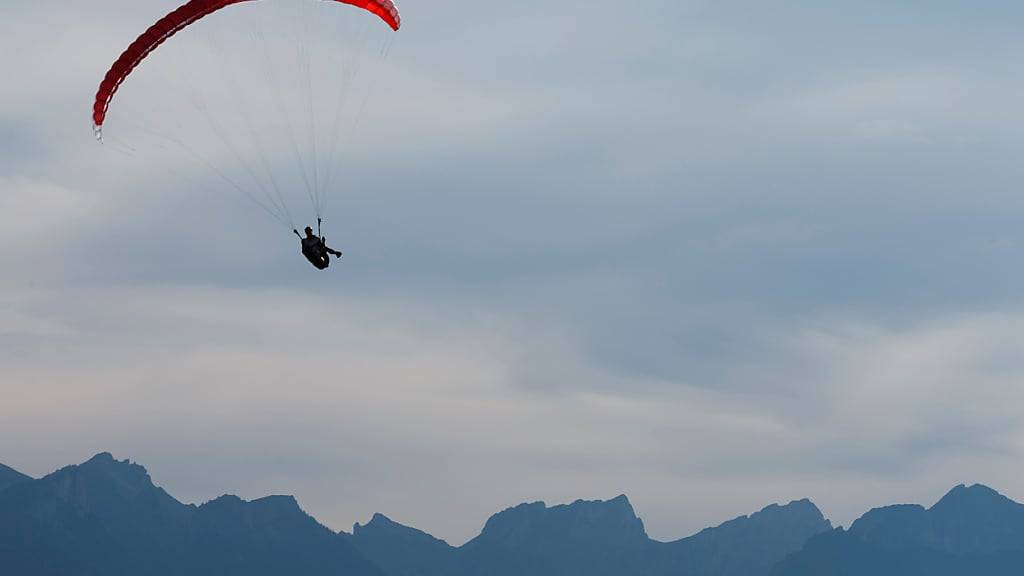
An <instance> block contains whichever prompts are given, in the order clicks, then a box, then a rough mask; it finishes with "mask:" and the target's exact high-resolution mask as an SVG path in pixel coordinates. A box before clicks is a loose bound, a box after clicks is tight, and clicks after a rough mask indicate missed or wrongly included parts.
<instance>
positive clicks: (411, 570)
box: [350, 514, 456, 576]
mask: <svg viewBox="0 0 1024 576" xmlns="http://www.w3.org/2000/svg"><path fill="white" fill-rule="evenodd" d="M350 541H351V542H352V544H353V545H355V547H356V548H357V549H358V550H359V551H360V552H362V553H363V555H365V556H366V557H367V558H369V559H370V561H372V562H373V563H374V564H376V565H377V566H379V567H380V568H381V569H382V570H384V572H386V573H387V574H388V575H389V576H428V575H431V574H445V573H448V572H449V571H450V570H451V566H452V563H453V562H454V560H455V554H456V548H454V547H452V546H451V545H449V544H448V543H447V542H445V541H444V540H438V539H437V538H434V537H433V536H431V535H430V534H427V533H426V532H422V531H420V530H417V529H415V528H409V527H408V526H403V525H401V524H399V523H397V522H394V521H392V520H391V519H390V518H388V517H386V516H384V515H383V514H374V516H373V518H372V519H371V520H370V521H369V522H368V523H367V524H366V525H365V526H361V525H359V524H356V525H355V526H354V527H353V528H352V536H351V537H350Z"/></svg>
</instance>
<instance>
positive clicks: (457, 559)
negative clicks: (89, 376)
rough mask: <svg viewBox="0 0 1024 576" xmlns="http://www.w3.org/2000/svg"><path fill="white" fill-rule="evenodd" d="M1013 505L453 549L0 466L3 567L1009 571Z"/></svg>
mask: <svg viewBox="0 0 1024 576" xmlns="http://www.w3.org/2000/svg"><path fill="white" fill-rule="evenodd" d="M1022 566H1024V506H1022V505H1020V504H1017V503H1015V502H1013V501H1011V500H1009V499H1008V498H1005V497H1003V496H1001V495H999V494H998V493H996V492H995V491H993V490H991V489H989V488H985V487H982V486H974V487H971V488H966V487H963V486H961V487H957V488H955V489H954V490H953V491H951V492H950V493H949V494H948V495H947V496H946V497H945V498H943V499H942V500H941V501H940V502H939V503H938V504H936V505H935V506H933V507H932V508H930V509H925V508H923V507H920V506H893V507H888V508H881V509H876V510H872V511H871V512H869V513H867V514H865V515H864V516H863V517H862V518H861V519H859V520H858V521H857V522H855V523H854V524H853V526H852V527H851V528H850V530H848V531H847V530H843V529H837V530H833V529H832V526H831V524H830V523H829V522H828V521H827V520H826V519H825V518H824V517H823V515H822V514H821V512H820V511H819V510H818V508H817V507H816V506H815V505H814V504H812V503H811V502H810V501H808V500H800V501H796V502H791V503H789V504H787V505H784V506H779V505H772V506H768V507H767V508H765V509H763V510H761V511H760V512H757V513H755V514H752V515H750V516H744V517H740V518H736V519H734V520H731V521H729V522H726V523H724V524H722V525H720V526H718V527H715V528H709V529H706V530H703V531H701V532H700V533H698V534H696V535H694V536H691V537H688V538H683V539H681V540H676V541H673V542H659V541H655V540H652V539H651V538H649V537H648V536H647V533H646V531H645V529H644V524H643V522H642V521H641V520H640V519H639V518H638V517H637V516H636V513H635V512H634V510H633V507H632V506H631V505H630V503H629V500H628V499H627V498H626V497H625V496H619V497H617V498H613V499H611V500H608V501H582V500H580V501H576V502H574V503H572V504H567V505H560V506H551V507H548V506H546V505H545V504H544V503H541V502H535V503H528V504H522V505H519V506H516V507H513V508H509V509H507V510H505V511H502V512H500V513H498V514H495V515H494V516H492V517H491V518H490V519H489V520H488V521H487V523H486V525H485V526H484V528H483V530H482V531H481V533H480V535H479V536H477V537H476V538H474V539H473V540H471V541H469V542H467V543H466V544H465V545H463V546H460V547H454V546H451V545H449V544H448V543H446V542H444V541H443V540H439V539H437V538H434V537H432V536H430V535H429V534H427V533H425V532H422V531H420V530H416V529H414V528H410V527H406V526H402V525H401V524H398V523H396V522H393V521H391V520H390V519H388V518H387V517H385V516H383V515H380V514H377V515H375V516H374V517H373V518H372V519H371V520H370V521H369V522H368V523H366V524H365V525H360V524H357V525H356V526H355V527H354V529H353V531H352V533H351V534H349V533H345V532H341V533H335V532H332V531H331V530H329V529H328V528H326V527H324V526H322V525H320V524H319V523H318V522H317V521H316V520H315V519H314V518H312V517H311V516H309V515H308V514H306V513H305V512H303V511H302V510H301V509H300V508H299V506H298V503H297V502H296V501H295V499H294V498H292V497H290V496H271V497H268V498H263V499H259V500H254V501H251V502H246V501H243V500H241V499H239V498H237V497H234V496H223V497H220V498H217V499H215V500H213V501H210V502H208V503H206V504H203V505H201V506H195V505H190V504H183V503H181V502H178V501H177V500H175V499H174V498H173V497H171V496H170V495H169V494H167V493H166V492H165V491H164V490H163V489H161V488H158V487H157V486H155V485H154V484H153V482H152V480H151V479H150V477H149V475H148V474H147V472H146V470H145V469H144V468H142V467H141V466H139V465H137V464H132V463H130V462H128V461H118V460H115V459H114V457H113V456H112V455H110V454H106V453H104V454H100V455H97V456H96V457H94V458H92V459H91V460H89V461H88V462H85V463H84V464H81V465H78V466H68V467H66V468H62V469H60V470H58V471H56V472H54V473H53V474H50V475H48V476H46V477H44V478H41V479H38V480H34V479H31V478H29V477H27V476H25V475H23V474H20V473H18V472H16V471H14V470H12V469H10V468H7V467H4V466H0V574H19V575H24V576H34V575H47V576H50V575H52V576H58V575H64V574H68V575H71V574H75V575H86V576H88V575H97V576H98V575H101V574H102V575H106V576H118V575H121V574H124V575H129V574H131V575H135V574H147V575H153V576H163V575H168V576H169V575H172V574H197V575H205V574H210V575H213V574H247V575H256V576H260V575H264V574H266V575H270V574H295V575H313V574H317V575H320V574H330V575H350V576H470V575H474V576H476V575H481V574H487V575H491V576H513V575H523V576H525V575H530V576H545V575H551V576H556V575H557V576H574V575H579V576H583V575H588V576H604V575H607V576H612V575H615V576H628V575H638V576H640V575H642V576H733V575H735V576H740V575H744V576H747V575H754V576H756V575H764V576H769V575H772V576H797V575H804V574H851V575H852V574H882V575H884V574H901V575H906V574H940V575H944V574H979V575H986V574H992V575H996V574H999V575H1001V574H1011V573H1013V574H1019V573H1021V567H1022Z"/></svg>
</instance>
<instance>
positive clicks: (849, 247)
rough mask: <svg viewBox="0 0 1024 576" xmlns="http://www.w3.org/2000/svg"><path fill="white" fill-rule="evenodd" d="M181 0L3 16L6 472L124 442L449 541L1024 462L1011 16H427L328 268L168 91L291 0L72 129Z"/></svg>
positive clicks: (336, 223)
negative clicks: (579, 519) (512, 525)
mask: <svg viewBox="0 0 1024 576" xmlns="http://www.w3.org/2000/svg"><path fill="white" fill-rule="evenodd" d="M166 4H167V3H166V2H163V1H161V2H156V1H155V0H154V1H147V2H134V3H131V4H130V5H126V4H125V3H123V2H114V1H112V0H110V1H105V2H96V3H92V4H90V5H89V6H87V7H85V6H78V5H73V6H56V5H55V4H54V3H52V2H51V3H47V2H37V1H34V2H27V1H23V0H8V1H7V2H5V3H4V5H3V7H0V13H2V16H3V18H2V21H3V22H5V24H6V25H7V33H5V34H3V35H0V43H2V44H0V48H2V49H0V70H3V71H4V77H5V78H12V79H14V80H13V81H12V82H11V86H13V87H14V89H8V90H4V91H2V92H0V135H2V138H0V240H3V246H0V286H2V287H3V288H2V289H0V344H2V345H0V363H2V365H3V366H4V374H3V375H2V376H0V393H2V394H3V397H4V402H3V403H2V405H0V416H2V418H0V422H2V424H0V453H2V455H3V456H2V457H3V458H4V459H5V463H7V464H11V465H15V466H16V467H19V468H24V469H25V470H26V471H28V472H32V473H34V474H41V473H45V472H46V471H48V470H49V469H51V468H53V467H55V466H58V465H63V464H66V463H68V462H74V461H78V460H81V459H83V458H84V457H86V456H88V455H90V453H92V452H97V451H100V450H114V451H116V452H117V453H118V454H119V455H120V457H131V458H134V459H137V460H139V461H140V462H142V463H144V464H146V465H147V466H149V467H150V469H151V471H152V472H153V475H154V477H155V478H157V479H158V480H160V481H161V482H163V483H164V484H165V485H166V486H167V488H168V489H169V490H170V491H171V492H172V493H174V494H178V495H181V496H183V497H185V498H186V499H191V500H202V499H206V498H210V497H213V496H216V495H218V494H219V493H220V492H235V491H239V492H241V493H242V495H243V496H247V497H258V496H261V495H264V494H266V493H268V492H296V493H298V495H299V497H300V500H301V501H302V502H303V504H304V505H305V506H306V508H307V509H309V510H310V511H311V512H312V513H314V514H315V515H317V517H319V518H321V519H322V520H324V521H326V522H328V523H330V524H331V525H333V526H335V527H339V528H343V527H347V525H348V524H350V523H352V522H354V521H357V520H365V519H366V518H368V517H369V515H370V514H371V513H372V512H375V511H378V510H379V511H383V512H386V513H389V514H392V515H395V516H396V517H399V518H401V519H402V520H404V521H406V522H411V523H413V524H416V525H418V526H421V527H423V528H424V529H428V530H431V531H436V532H437V533H439V534H440V535H442V536H445V537H448V538H451V539H453V540H455V541H458V540H460V539H463V538H466V537H468V536H470V535H472V534H473V533H474V532H475V530H476V529H477V528H479V526H481V525H482V523H483V521H484V519H485V517H486V515H487V514H489V513H491V512H493V511H494V510H496V509H499V508H501V507H502V506H504V505H509V504H514V503H517V502H518V501H522V500H536V499H538V498H544V499H547V500H549V501H552V502H556V501H565V500H572V499H575V498H577V497H589V498H601V497H608V496H612V495H615V494H619V493H623V492H625V493H628V494H630V496H631V497H632V498H633V500H634V502H635V504H636V505H637V508H638V510H639V512H640V513H641V515H643V516H644V517H645V520H646V521H647V524H648V526H649V527H650V528H651V531H652V533H654V534H655V535H657V536H659V537H663V538H672V537H678V536H682V535H684V534H685V533H686V532H687V531H690V530H695V529H697V528H700V527H702V526H704V525H707V524H711V523H714V522H717V521H720V520H722V519H724V518H726V517H729V516H731V515H738V514H742V513H747V512H749V511H751V510H753V509H757V508H759V507H761V506H763V505H764V504H765V503H767V502H769V501H777V500H786V499H791V498H802V497H805V496H811V497H814V498H815V500H816V501H818V502H819V503H820V504H822V505H823V506H824V507H825V509H826V511H828V512H830V513H832V514H834V515H835V517H836V518H837V519H838V520H839V521H840V522H848V521H849V520H850V519H851V518H852V517H853V516H854V515H856V514H857V513H858V512H860V511H862V510H863V509H864V508H866V507H867V505H868V504H870V503H874V502H871V501H870V499H872V498H878V502H884V501H890V500H899V499H906V500H911V501H921V502H927V501H930V500H933V499H934V498H935V497H936V496H938V495H941V493H942V492H943V491H944V490H945V489H947V488H948V487H949V486H950V485H953V484H955V483H958V482H961V481H967V482H974V481H984V482H989V483H992V484H995V485H996V486H997V487H1002V489H1004V490H1005V489H1007V488H1008V487H1012V485H1013V482H1014V481H1015V479H1016V478H1018V477H1019V476H1020V466H1019V464H1018V462H1019V461H1020V458H1019V455H1020V451H1021V449H1022V447H1024V446H1022V434H1021V429H1020V427H1021V424H1020V418H1019V417H1018V416H1017V415H1016V414H1014V412H1013V410H1012V409H1011V407H1012V406H1014V405H1018V404H1019V400H1020V398H1019V394H1018V393H1017V392H1016V391H1015V389H1014V386H1013V382H1014V381H1016V380H1019V375H1020V370H1021V365H1020V363H1019V361H1018V358H1020V354H1019V352H1020V351H1019V349H1018V347H1017V346H1015V344H1014V342H1015V341H1016V340H1015V338H1014V336H1015V334H1016V333H1018V332H1019V329H1020V324H1021V320H1020V318H1021V313H1020V310H1021V301H1020V297H1019V294H1020V293H1021V290H1022V288H1024V277H1022V276H1021V274H1020V272H1019V267H1017V266H1015V265H1014V262H1016V261H1017V259H1018V258H1017V257H1018V252H1019V247H1020V246H1021V245H1022V243H1024V239H1022V237H1021V232H1020V230H1021V228H1020V226H1019V222H1020V219H1021V216H1022V208H1024V204H1022V202H1021V196H1020V194H1019V192H1018V188H1019V186H1017V185H1016V182H1018V181H1019V180H1020V178H1021V176H1022V173H1021V170H1020V166H1019V165H1020V163H1019V162H1018V159H1017V158H1016V152H1015V150H1016V149H1017V148H1018V147H1019V146H1018V144H1019V142H1018V141H1019V140H1020V134H1021V123H1020V121H1019V120H1018V119H1017V115H1016V114H1015V113H1014V110H1015V108H1016V103H1015V102H1013V98H1014V97H1013V95H1014V94H1016V93H1017V92H1019V90H1018V88H1019V86H1018V84H1019V83H1020V82H1019V80H1018V79H1017V77H1016V75H1015V74H1014V73H1013V70H1014V67H1015V66H1016V63H1015V62H1014V54H1015V53H1016V51H1017V47H1018V45H1019V43H1020V40H1019V34H1018V31H1017V30H1016V29H1014V28H1013V26H1012V25H1011V24H1012V22H1015V21H1017V20H1019V18H1017V16H1019V12H1020V8H1019V7H1016V6H1015V5H1009V4H1007V5H1005V6H1003V5H999V6H993V7H991V9H990V10H986V11H977V10H973V11H965V9H964V8H963V7H962V6H960V5H959V4H957V3H955V2H931V3H928V4H927V6H925V5H924V4H922V3H916V2H910V3H901V4H899V5H893V4H892V3H891V2H890V3H884V2H870V3H868V4H858V5H856V6H854V5H850V6H835V5H825V4H821V5H815V6H789V7H784V8H780V7H778V6H767V5H765V6H751V5H750V4H749V3H735V2H715V3H708V2H704V1H694V2H668V1H658V2H655V3H653V4H649V5H647V9H645V10H636V9H633V8H632V7H628V6H625V5H623V4H622V3H621V2H611V1H599V2H594V1H583V0H573V1H570V2H564V3H560V4H558V5H557V6H552V5H551V4H550V3H546V2H540V1H533V0H531V1H526V2H518V3H505V4H500V5H488V6H483V5H480V6H474V9H473V10H472V11H470V12H467V11H466V9H465V8H466V7H465V4H464V3H462V2H452V1H437V2H431V3H429V5H428V4H425V3H413V4H411V5H409V6H407V7H405V11H404V14H405V17H406V26H405V28H403V31H402V34H401V35H400V36H399V37H398V38H397V39H396V40H395V43H394V45H393V46H392V50H391V52H390V54H389V56H388V58H387V59H385V60H384V62H383V63H382V64H381V65H380V71H381V72H382V74H380V79H379V80H380V84H377V85H375V90H376V93H377V94H378V95H379V96H378V98H377V100H376V101H374V102H373V105H372V106H369V107H368V108H367V112H366V115H365V117H364V122H363V123H362V124H360V127H359V130H358V131H357V132H356V134H355V138H354V142H356V143H357V145H355V146H352V147H350V148H348V149H347V150H346V153H347V154H348V155H349V156H347V158H349V160H350V162H349V164H347V165H346V167H345V171H344V178H343V179H341V180H339V181H337V182H339V183H340V186H339V189H338V190H337V191H336V192H335V194H334V195H333V196H332V197H331V198H330V204H329V206H330V209H331V211H330V212H329V215H328V221H327V226H328V236H329V238H331V240H332V242H337V243H338V245H339V246H340V248H341V249H343V250H344V251H345V252H346V257H345V259H344V260H343V261H342V262H341V263H340V264H341V265H340V266H337V267H332V270H331V272H330V274H320V275H314V274H313V273H312V271H311V270H309V267H308V265H307V264H306V263H305V262H304V261H303V260H302V259H301V258H300V257H299V256H298V254H297V249H296V246H295V241H294V239H293V238H292V237H291V236H290V231H289V230H286V229H284V228H285V227H280V226H277V227H276V224H275V223H274V222H273V221H272V220H271V219H269V218H266V217H265V216H264V215H263V214H262V213H261V212H260V209H259V208H258V207H256V206H254V205H252V204H250V203H247V202H246V201H245V200H244V199H240V198H239V197H238V194H237V190H234V189H233V187H232V184H231V183H229V182H227V181H226V180H225V179H224V178H220V177H219V175H218V174H217V173H216V170H211V168H210V166H209V165H208V164H207V162H208V163H209V164H212V165H213V166H217V167H221V168H222V169H223V170H225V172H226V173H227V175H228V176H230V178H229V179H231V180H234V181H235V182H237V183H241V182H244V183H245V184H246V186H248V187H251V186H255V185H254V184H252V183H251V178H250V174H248V172H249V171H255V172H262V171H264V170H265V166H264V163H265V164H266V165H267V166H269V167H271V168H272V169H275V170H280V171H281V172H282V173H287V174H288V176H289V177H290V180H289V181H288V182H287V183H285V182H284V180H283V179H282V183H281V184H282V188H283V189H284V190H285V192H286V193H287V194H290V195H291V197H292V198H296V199H297V200H298V202H297V205H303V206H304V204H302V203H303V202H305V199H304V194H305V192H304V183H303V182H302V181H301V179H300V178H299V174H298V173H297V172H296V171H295V170H294V168H293V166H294V164H295V159H294V150H293V147H292V144H291V143H290V142H289V138H288V135H287V134H288V132H287V130H288V128H289V126H288V122H286V121H285V117H284V116H285V115H281V116H280V117H278V116H275V115H274V114H265V115H263V116H261V117H260V120H259V123H262V124H259V123H258V124H259V125H258V126H257V128H259V129H260V130H262V131H264V132H265V135H267V136H268V137H267V138H266V139H265V140H266V141H265V142H264V143H263V144H264V145H263V147H262V150H256V149H254V148H253V140H254V139H253V138H250V137H249V128H248V127H247V125H246V118H245V117H244V115H241V114H240V111H241V110H242V109H243V106H242V104H241V103H240V102H232V101H229V102H228V104H229V105H228V106H226V107H222V109H221V110H222V111H223V112H224V114H223V115H222V116H221V118H222V119H223V122H224V125H225V128H226V129H230V130H232V131H233V132H232V134H235V135H236V137H235V139H234V141H235V142H236V143H237V145H238V146H239V151H240V152H243V154H240V155H242V156H244V157H245V158H248V160H249V163H250V164H251V166H249V167H248V169H247V167H245V166H242V165H241V163H240V162H238V158H236V157H235V156H236V154H233V153H232V151H231V150H230V149H229V148H230V147H229V146H225V145H224V142H223V141H222V138H220V137H218V135H217V134H216V133H215V132H216V131H215V130H213V129H211V126H210V122H209V121H208V120H207V119H206V118H204V114H203V112H202V108H201V107H199V108H197V106H196V104H195V102H194V101H193V99H190V98H183V97H182V95H183V94H186V95H187V94H188V93H189V92H191V88H195V87H203V86H205V87H207V88H209V91H210V93H209V99H208V100H209V102H207V105H208V106H211V105H213V104H215V103H217V102H218V98H221V97H223V96H224V95H225V94H224V93H223V92H224V90H223V89H224V86H222V84H225V83H226V80H227V78H226V77H225V75H224V73H223V69H224V63H223V62H220V61H218V58H217V57H214V55H211V54H212V49H213V48H216V46H217V44H218V43H219V44H220V45H221V48H223V49H224V51H225V52H226V54H224V55H223V56H224V58H225V59H227V60H228V61H229V62H230V61H232V60H234V61H237V62H239V66H238V67H237V68H236V72H237V74H238V75H239V76H240V77H244V76H245V75H246V74H249V75H250V76H256V77H257V78H256V79H255V80H260V78H259V76H260V75H261V74H262V73H263V71H264V69H263V67H262V66H261V64H262V61H260V62H257V61H248V60H247V59H246V54H245V52H244V49H243V46H247V45H251V44H252V43H253V40H254V39H253V38H252V34H251V32H252V29H251V28H250V25H251V24H252V22H253V20H254V19H255V20H257V21H259V20H260V18H267V17H268V16H273V15H274V14H276V13H275V12H272V11H271V10H278V11H280V10H283V9H286V8H287V5H286V4H285V3H280V4H279V5H276V6H270V4H271V3H265V5H264V6H263V7H259V6H257V5H258V4H260V5H263V4H264V3H253V6H252V7H250V8H252V9H251V10H250V9H246V10H239V11H238V12H237V14H238V15H239V16H238V18H233V19H230V20H228V19H221V20H210V21H204V26H203V27H202V28H197V29H196V34H194V35H192V36H185V37H182V38H180V39H176V40H181V41H180V42H177V41H176V42H175V43H174V45H173V49H169V48H172V45H171V44H168V45H167V46H165V47H164V49H161V51H160V53H159V55H154V56H158V58H159V60H154V61H153V63H156V64H159V66H146V67H143V68H140V70H139V71H138V72H139V75H138V76H137V77H133V79H132V80H133V81H132V83H131V84H130V85H128V84H126V85H125V91H124V92H123V93H121V94H119V100H118V106H119V108H118V109H119V110H120V111H123V112H124V116H122V117H121V118H122V119H123V120H126V122H124V123H123V124H121V125H120V126H118V127H117V128H115V126H114V125H112V126H110V127H109V128H110V130H109V132H108V136H109V140H108V143H107V145H105V146H99V145H97V144H96V143H95V142H94V141H93V140H92V134H91V132H90V130H89V118H88V111H89V103H90V101H91V97H92V94H93V93H94V92H95V89H96V84H97V83H98V80H99V78H100V76H101V75H102V73H103V71H104V70H105V69H106V67H107V66H108V65H109V63H110V61H111V60H112V59H113V58H114V57H115V56H116V54H118V53H119V51H120V50H122V49H123V48H124V45H125V44H126V42H128V41H129V40H130V39H131V38H133V37H134V36H135V35H137V34H138V32H139V30H140V29H142V28H143V27H144V26H145V25H147V24H149V23H150V22H152V21H153V19H154V18H155V16H156V15H159V14H161V13H163V11H165V10H166V8H167V5H166ZM569 21H571V22H572V25H569V24H567V22H569ZM965 22H968V23H969V25H968V24H965ZM42 30H46V31H50V32H52V33H46V34H41V33H40V31H42ZM288 34H291V33H290V32H288V33H287V34H279V35H276V36H275V35H271V36H272V37H271V38H270V39H269V40H268V41H269V42H270V43H271V44H272V45H276V44H274V43H275V42H278V43H280V45H281V46H285V47H286V46H288V45H289V43H290V36H288ZM346 38H347V37H346ZM235 40H238V41H239V43H238V44H236V43H235V42H234V41H235ZM243 40H244V41H245V43H244V44H243V43H242V41H243ZM809 46H813V47H814V49H813V50H809V49H808V47H809ZM291 55H292V54H291V53H290V52H289V53H288V54H285V52H281V60H282V61H276V62H277V64H279V65H280V66H278V69H280V68H282V67H283V60H285V59H286V58H285V57H286V56H287V57H291ZM247 62H248V63H247ZM181 76H184V77H186V78H187V80H188V82H180V83H179V82H177V81H176V79H177V78H179V77H181ZM340 78H341V76H340V75H339V76H338V78H331V79H330V80H324V81H323V85H324V86H325V87H327V88H335V87H336V86H333V81H334V80H337V79H340ZM250 79H252V78H250ZM255 80H254V85H256V86H259V87H263V86H265V83H263V82H255ZM239 81H244V80H243V78H240V79H239ZM287 90H294V88H287ZM252 92H256V91H255V90H253V91H252ZM229 93H230V92H229ZM236 93H237V92H236ZM219 102H220V104H224V101H223V100H220V101H219ZM246 102H247V106H246V107H247V108H249V109H250V110H262V111H264V112H265V111H266V110H273V109H276V104H275V103H274V102H273V94H272V93H259V94H255V93H254V94H251V98H249V99H247V101H246ZM225 108H226V109H225ZM140 111H141V112H143V113H145V112H147V111H148V113H149V116H143V117H144V118H152V122H154V123H158V124H159V123H162V125H163V126H164V128H165V129H169V130H171V131H172V132H173V133H174V134H175V135H176V137H182V138H180V139H181V140H182V142H183V143H187V145H186V146H185V147H184V148H183V147H181V146H177V145H175V144H174V143H173V142H171V143H168V142H166V141H163V142H161V143H160V145H155V144H156V143H155V142H154V138H151V137H150V138H147V137H145V136H144V134H140V133H139V132H138V130H137V128H138V127H137V126H136V127H134V128H132V127H131V125H130V124H129V123H128V122H127V120H129V119H130V118H131V117H132V116H131V114H138V113H139V112H140ZM301 112H302V108H301V106H298V105H296V108H294V109H291V110H290V111H289V114H293V115H294V118H292V117H291V116H289V119H290V120H295V121H299V120H300V118H299V117H300V116H302V114H301ZM136 117H137V116H136ZM147 121H148V120H147ZM133 130H135V132H134V133H133ZM260 130H257V131H260ZM135 138H137V140H136V139H135ZM189 146H191V147H192V149H193V151H201V152H202V153H201V154H198V155H199V156H200V157H202V158H205V160H206V162H203V161H200V160H197V158H196V155H195V154H192V153H190V152H189V150H188V147H189ZM310 212H311V211H310V210H308V209H306V208H302V211H301V212H300V211H299V209H298V208H297V209H296V215H295V218H296V220H302V221H308V220H309V219H310ZM297 223H298V222H297ZM26 438H27V439H26ZM197 469H199V470H203V471H204V473H203V474H202V475H201V476H200V475H197V474H195V473H194V470H197ZM965 471H967V472H965ZM965 473H969V474H970V476H971V477H969V478H963V477H962V476H963V475H964V474H965Z"/></svg>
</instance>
